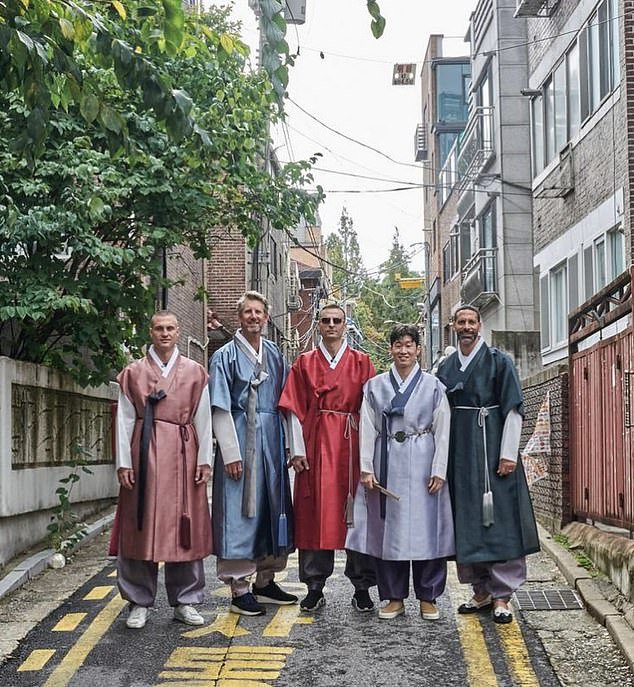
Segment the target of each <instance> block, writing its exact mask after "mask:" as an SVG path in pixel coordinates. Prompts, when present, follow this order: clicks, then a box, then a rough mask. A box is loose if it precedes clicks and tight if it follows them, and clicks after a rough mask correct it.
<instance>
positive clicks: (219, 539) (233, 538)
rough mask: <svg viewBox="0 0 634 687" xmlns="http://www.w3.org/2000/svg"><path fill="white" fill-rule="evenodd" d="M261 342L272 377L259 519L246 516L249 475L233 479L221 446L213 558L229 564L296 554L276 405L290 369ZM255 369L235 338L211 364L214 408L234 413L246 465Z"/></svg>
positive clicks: (261, 396)
mask: <svg viewBox="0 0 634 687" xmlns="http://www.w3.org/2000/svg"><path fill="white" fill-rule="evenodd" d="M262 344H263V346H264V348H265V349H266V372H267V374H268V376H267V378H266V379H265V380H264V381H263V382H262V383H261V384H260V385H259V386H258V387H257V408H256V450H255V460H256V469H255V473H256V488H255V494H256V495H255V517H247V516H245V515H244V514H243V512H242V501H243V490H244V485H245V477H244V472H243V473H242V476H241V477H240V479H238V480H234V479H231V478H230V477H228V476H227V475H226V473H225V471H224V461H223V457H222V450H221V448H220V445H219V444H218V445H217V447H216V457H215V462H214V477H213V495H212V502H211V508H212V523H213V543H214V554H215V555H216V556H218V557H220V558H226V559H230V560H255V559H258V558H262V557H265V556H270V555H273V556H281V555H283V554H285V553H288V552H290V551H292V550H293V520H292V506H291V492H290V484H289V478H288V470H287V468H286V456H285V451H284V448H283V436H282V426H281V421H280V415H279V412H278V407H277V404H278V402H279V398H280V394H281V393H282V387H283V386H284V382H285V380H286V373H287V369H286V364H285V362H284V359H283V358H282V354H281V353H280V351H279V349H278V348H277V346H276V345H275V344H274V343H273V342H272V341H269V340H267V339H262ZM254 370H255V366H254V363H253V362H252V361H251V360H250V359H249V358H248V357H247V355H246V354H245V353H244V352H243V351H242V350H241V349H240V348H239V347H238V345H236V343H235V340H232V341H229V342H228V343H226V344H225V345H224V346H223V347H222V348H220V349H219V350H217V351H216V352H215V353H214V355H213V357H212V359H211V361H210V364H209V390H210V396H211V406H212V409H216V408H218V409H220V410H224V411H228V412H231V415H232V417H233V422H234V424H235V429H236V434H237V437H238V442H239V445H240V455H241V457H242V460H243V461H244V456H245V454H246V437H247V405H248V397H249V390H250V387H251V380H252V379H253V377H254ZM216 431H218V430H216ZM280 516H283V519H282V520H280ZM280 527H284V528H285V529H286V532H285V537H284V539H285V542H284V543H280Z"/></svg>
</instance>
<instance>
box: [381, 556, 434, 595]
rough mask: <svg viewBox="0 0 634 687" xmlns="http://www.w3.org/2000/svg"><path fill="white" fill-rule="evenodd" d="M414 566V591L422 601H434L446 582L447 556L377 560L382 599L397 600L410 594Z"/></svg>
mask: <svg viewBox="0 0 634 687" xmlns="http://www.w3.org/2000/svg"><path fill="white" fill-rule="evenodd" d="M410 563H411V565H412V580H413V582H414V592H415V594H416V598H417V599H418V600H419V601H435V600H436V599H437V598H438V597H439V596H440V595H441V594H442V593H443V592H444V591H445V583H446V582H447V559H446V558H434V559H432V560H429V561H384V560H381V559H380V558H377V559H376V578H377V585H378V588H379V598H380V599H381V601H385V600H386V599H389V600H390V601H398V600H402V599H406V598H407V597H408V596H409V566H410Z"/></svg>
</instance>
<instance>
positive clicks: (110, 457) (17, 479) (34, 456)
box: [0, 357, 118, 566]
mask: <svg viewBox="0 0 634 687" xmlns="http://www.w3.org/2000/svg"><path fill="white" fill-rule="evenodd" d="M116 398H117V386H116V385H115V384H112V385H110V386H101V387H98V388H96V389H84V388H82V387H80V386H78V385H77V384H75V383H74V382H73V381H72V380H70V378H68V377H65V376H64V375H62V374H60V373H59V372H57V371H56V370H52V369H50V368H46V367H43V366H39V365H33V364H31V363H24V362H19V361H16V360H12V359H10V358H5V357H0V566H2V565H4V564H5V563H6V562H7V561H8V560H10V559H11V558H13V556H15V555H16V554H18V553H20V552H21V551H23V550H25V549H27V548H29V547H30V546H33V545H34V544H35V543H37V542H38V541H40V540H42V539H44V537H45V536H46V533H47V532H46V527H47V525H48V524H49V522H50V517H51V509H52V508H54V507H55V506H56V505H58V498H57V496H56V494H55V490H56V489H57V487H58V486H60V484H59V480H60V479H62V478H64V477H66V476H67V475H68V473H69V471H70V468H69V467H68V462H69V461H70V460H72V458H73V457H74V455H75V453H74V451H75V448H76V447H81V448H82V449H85V450H86V451H87V452H88V453H87V460H88V463H89V464H90V470H91V471H92V474H87V473H83V474H82V475H81V478H80V480H79V481H78V482H77V483H76V484H75V485H74V486H73V490H72V494H71V501H72V502H73V504H75V506H74V508H75V509H76V510H77V511H78V512H79V513H82V514H86V513H89V512H96V511H98V510H99V509H100V508H103V507H105V506H107V505H109V504H110V503H112V499H113V498H114V497H115V496H116V495H117V493H118V485H117V482H116V478H115V472H114V450H113V442H112V419H113V412H112V411H113V403H114V401H115V400H116Z"/></svg>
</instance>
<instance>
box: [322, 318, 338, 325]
mask: <svg viewBox="0 0 634 687" xmlns="http://www.w3.org/2000/svg"><path fill="white" fill-rule="evenodd" d="M319 321H320V322H321V323H322V324H341V323H342V322H343V319H342V318H341V317H322V318H321V320H319Z"/></svg>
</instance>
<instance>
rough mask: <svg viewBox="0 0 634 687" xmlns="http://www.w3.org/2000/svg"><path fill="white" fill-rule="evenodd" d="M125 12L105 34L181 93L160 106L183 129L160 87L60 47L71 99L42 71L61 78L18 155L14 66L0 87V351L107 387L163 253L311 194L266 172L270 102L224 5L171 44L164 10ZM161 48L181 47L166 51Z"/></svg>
mask: <svg viewBox="0 0 634 687" xmlns="http://www.w3.org/2000/svg"><path fill="white" fill-rule="evenodd" d="M41 4H46V5H49V6H50V7H53V6H55V3H54V2H51V3H49V2H43V0H42V2H40V5H41ZM2 7H3V6H2V4H0V8H2ZM64 7H68V6H66V5H64ZM72 7H73V8H77V6H76V5H72ZM113 7H114V8H115V9H114V10H113V11H114V12H115V13H116V12H119V14H120V13H121V10H122V8H119V9H117V8H116V5H115V3H113ZM125 7H126V10H125V13H126V19H125V21H120V22H119V26H118V28H117V32H118V35H119V36H121V40H122V41H123V43H125V45H127V46H130V47H131V50H132V53H133V54H135V55H136V54H141V55H148V54H152V55H153V61H152V64H153V68H154V69H155V70H156V71H155V72H154V73H155V74H159V73H160V74H161V78H162V79H163V82H162V83H164V84H168V83H169V84H178V85H179V88H178V89H175V88H173V89H171V90H170V97H171V98H172V99H173V102H174V103H176V105H175V107H176V108H177V109H178V110H180V112H182V113H187V118H189V119H187V121H190V120H191V122H195V124H192V128H191V130H190V129H189V128H188V125H187V124H186V123H182V122H186V120H185V119H182V118H180V115H178V116H176V115H175V112H176V110H175V109H174V108H172V110H170V111H167V110H165V109H163V110H161V106H160V104H159V100H160V97H159V91H161V87H160V86H157V89H156V90H155V91H153V90H152V88H149V89H148V88H145V87H141V86H139V87H136V88H134V87H133V82H131V84H130V86H129V87H125V84H123V85H122V82H125V78H126V75H125V74H122V73H120V67H119V66H117V65H118V62H117V61H116V60H108V59H106V58H105V57H104V56H100V55H99V54H96V53H95V52H94V51H93V52H91V51H90V50H88V49H86V50H85V51H84V52H80V53H77V52H76V53H74V56H75V60H76V66H77V69H78V70H79V72H78V74H77V78H76V79H75V80H76V81H77V83H78V84H80V85H82V88H83V89H84V91H82V93H83V95H81V96H80V97H68V98H66V96H65V95H64V93H65V92H66V91H65V89H66V88H67V85H68V83H69V81H68V77H67V76H66V75H62V76H60V75H59V74H57V73H51V74H49V76H50V78H51V81H50V82H49V86H50V88H49V91H50V93H51V94H53V95H54V94H55V91H54V89H53V88H52V85H54V83H57V82H56V78H58V77H59V79H60V80H59V90H58V92H57V96H55V97H53V96H51V100H50V103H49V107H48V110H47V114H46V117H47V124H46V126H47V131H48V132H49V133H48V134H46V135H44V136H39V135H38V136H37V137H36V138H37V143H36V145H37V146H38V150H37V155H31V156H28V155H27V156H25V155H22V153H21V148H22V144H21V145H19V146H15V145H14V144H15V142H16V141H18V140H19V139H20V137H21V136H23V135H24V126H25V121H26V122H27V129H28V122H29V120H30V117H31V115H32V113H33V111H34V108H35V105H33V104H32V103H31V101H29V99H28V98H27V97H25V93H24V89H25V88H27V86H26V82H27V81H28V79H27V68H26V66H25V67H24V70H23V71H22V72H20V70H19V69H18V67H15V69H14V71H13V74H14V76H13V77H12V79H13V81H12V82H9V81H8V80H7V79H5V80H4V81H2V82H0V353H2V354H4V355H9V356H11V357H14V358H17V359H21V360H29V361H32V362H40V363H45V364H49V365H52V366H55V367H58V368H61V369H65V370H67V371H69V372H71V373H72V374H73V375H74V377H75V378H76V379H77V380H78V381H79V382H80V383H82V384H87V383H91V384H93V383H99V382H102V381H105V380H107V379H108V378H109V377H110V375H111V372H112V370H113V369H117V368H119V367H121V366H122V365H123V364H124V363H125V361H126V354H127V353H128V352H132V353H137V352H138V349H139V346H140V345H141V343H142V342H143V341H144V339H145V326H143V328H142V329H139V327H140V325H141V324H143V325H145V322H146V318H147V314H148V312H149V311H150V310H151V308H152V306H153V296H154V289H155V287H156V285H157V284H160V283H161V278H162V277H161V275H162V270H161V257H162V255H163V254H164V252H165V251H166V250H168V249H169V248H171V247H173V246H178V245H188V246H190V247H191V248H192V249H193V250H194V253H195V255H196V256H197V257H204V256H208V255H209V252H208V246H207V242H206V238H207V233H208V229H209V228H210V227H214V226H233V227H237V228H238V229H240V230H241V231H242V232H243V233H244V234H245V235H246V236H247V237H249V239H250V240H251V241H255V240H256V238H257V236H258V232H259V225H258V222H257V218H258V217H267V218H268V219H269V221H270V222H271V224H272V225H273V226H274V227H276V228H285V227H287V226H293V225H294V224H296V223H297V222H298V221H299V219H300V217H301V216H306V217H308V218H310V217H311V216H312V214H313V212H314V209H315V207H316V205H317V204H318V203H319V202H320V201H321V194H320V193H318V194H317V195H308V194H306V193H304V192H302V191H301V190H298V189H299V188H300V187H301V186H302V184H304V183H306V182H310V181H312V177H311V175H310V172H309V164H308V163H296V164H290V165H286V166H285V167H283V168H282V169H281V170H280V172H279V174H278V175H277V176H275V177H271V176H270V175H269V174H268V173H266V172H265V171H264V169H263V165H262V160H263V159H265V156H266V155H267V151H268V124H269V122H270V121H271V120H274V119H275V118H276V117H277V116H278V112H279V111H278V107H277V104H276V97H275V95H274V93H273V89H272V86H271V83H270V81H269V79H268V78H267V77H266V75H265V74H249V73H247V72H246V70H245V68H244V67H245V56H246V53H247V49H246V47H245V46H244V45H243V44H242V43H241V42H240V40H239V38H238V36H237V34H236V30H237V29H236V27H234V26H231V25H230V24H229V23H228V20H227V16H226V12H222V11H214V12H212V13H209V14H206V15H203V16H202V17H194V16H192V17H187V18H186V19H185V20H184V22H183V24H182V26H181V28H180V31H181V33H182V36H183V38H182V39H179V38H178V36H177V35H176V34H170V35H171V36H172V37H171V38H168V33H169V32H168V31H167V29H166V30H165V35H164V36H163V32H162V31H161V30H159V27H160V26H162V25H164V22H163V20H162V19H160V20H159V14H160V13H159V9H160V8H161V7H163V10H162V11H165V4H164V3H163V4H162V5H158V4H154V5H153V3H152V0H131V1H129V2H126V5H125ZM40 11H43V10H40ZM0 16H3V15H0ZM117 16H119V15H117ZM59 19H60V17H58V16H56V17H55V22H56V26H57V27H60V26H61V24H60V22H59ZM51 21H53V19H51ZM69 21H70V20H69ZM75 21H78V20H77V19H76V18H75ZM14 23H15V22H14ZM64 26H65V25H64ZM15 30H16V31H17V29H15ZM56 30H57V29H56ZM64 30H65V31H67V32H69V31H70V29H69V28H68V27H66V28H65V29H64ZM59 31H62V29H61V28H59ZM157 35H159V36H163V38H160V37H159V38H157ZM179 35H180V34H179ZM98 37H99V34H98V33H96V32H94V31H93V33H92V36H91V37H90V38H88V39H86V40H87V41H89V42H90V41H92V42H95V41H98ZM124 38H125V40H124ZM41 40H42V42H43V43H44V44H46V45H49V43H48V42H47V39H46V36H44V35H42V37H41ZM170 40H171V41H172V42H173V43H174V45H176V43H178V44H179V45H180V44H181V43H182V45H183V48H182V49H181V50H180V51H175V50H172V49H168V48H167V44H168V43H169V41H170ZM1 41H2V38H1V37H0V42H1ZM161 41H164V42H165V49H164V50H162V47H161ZM122 49H123V48H122ZM34 50H35V48H34ZM53 52H55V51H53ZM131 59H133V58H131ZM34 64H35V63H34ZM29 68H30V67H29ZM20 75H21V76H22V80H20V78H19V77H20ZM54 77H55V78H54ZM88 84H89V90H90V93H88V92H87V91H85V89H86V88H88ZM71 90H72V89H71ZM161 92H162V91H161ZM152 93H154V94H155V96H156V98H157V100H156V104H157V107H154V105H153V104H152V103H153V102H154V101H153V100H152V97H153V96H152V95H151V94H152ZM91 94H93V95H94V99H93V98H91V97H90V95H91ZM71 95H72V93H71ZM57 97H59V101H57V100H56V98H57ZM148 104H150V105H152V106H151V107H148ZM172 115H174V116H175V119H174V120H173V121H170V117H171V116H172ZM179 122H181V123H179ZM181 126H182V127H184V128H182V130H181V131H180V134H182V135H178V136H174V130H178V129H179V127H181ZM194 129H196V131H194ZM170 131H171V133H170ZM34 140H35V139H34Z"/></svg>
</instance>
